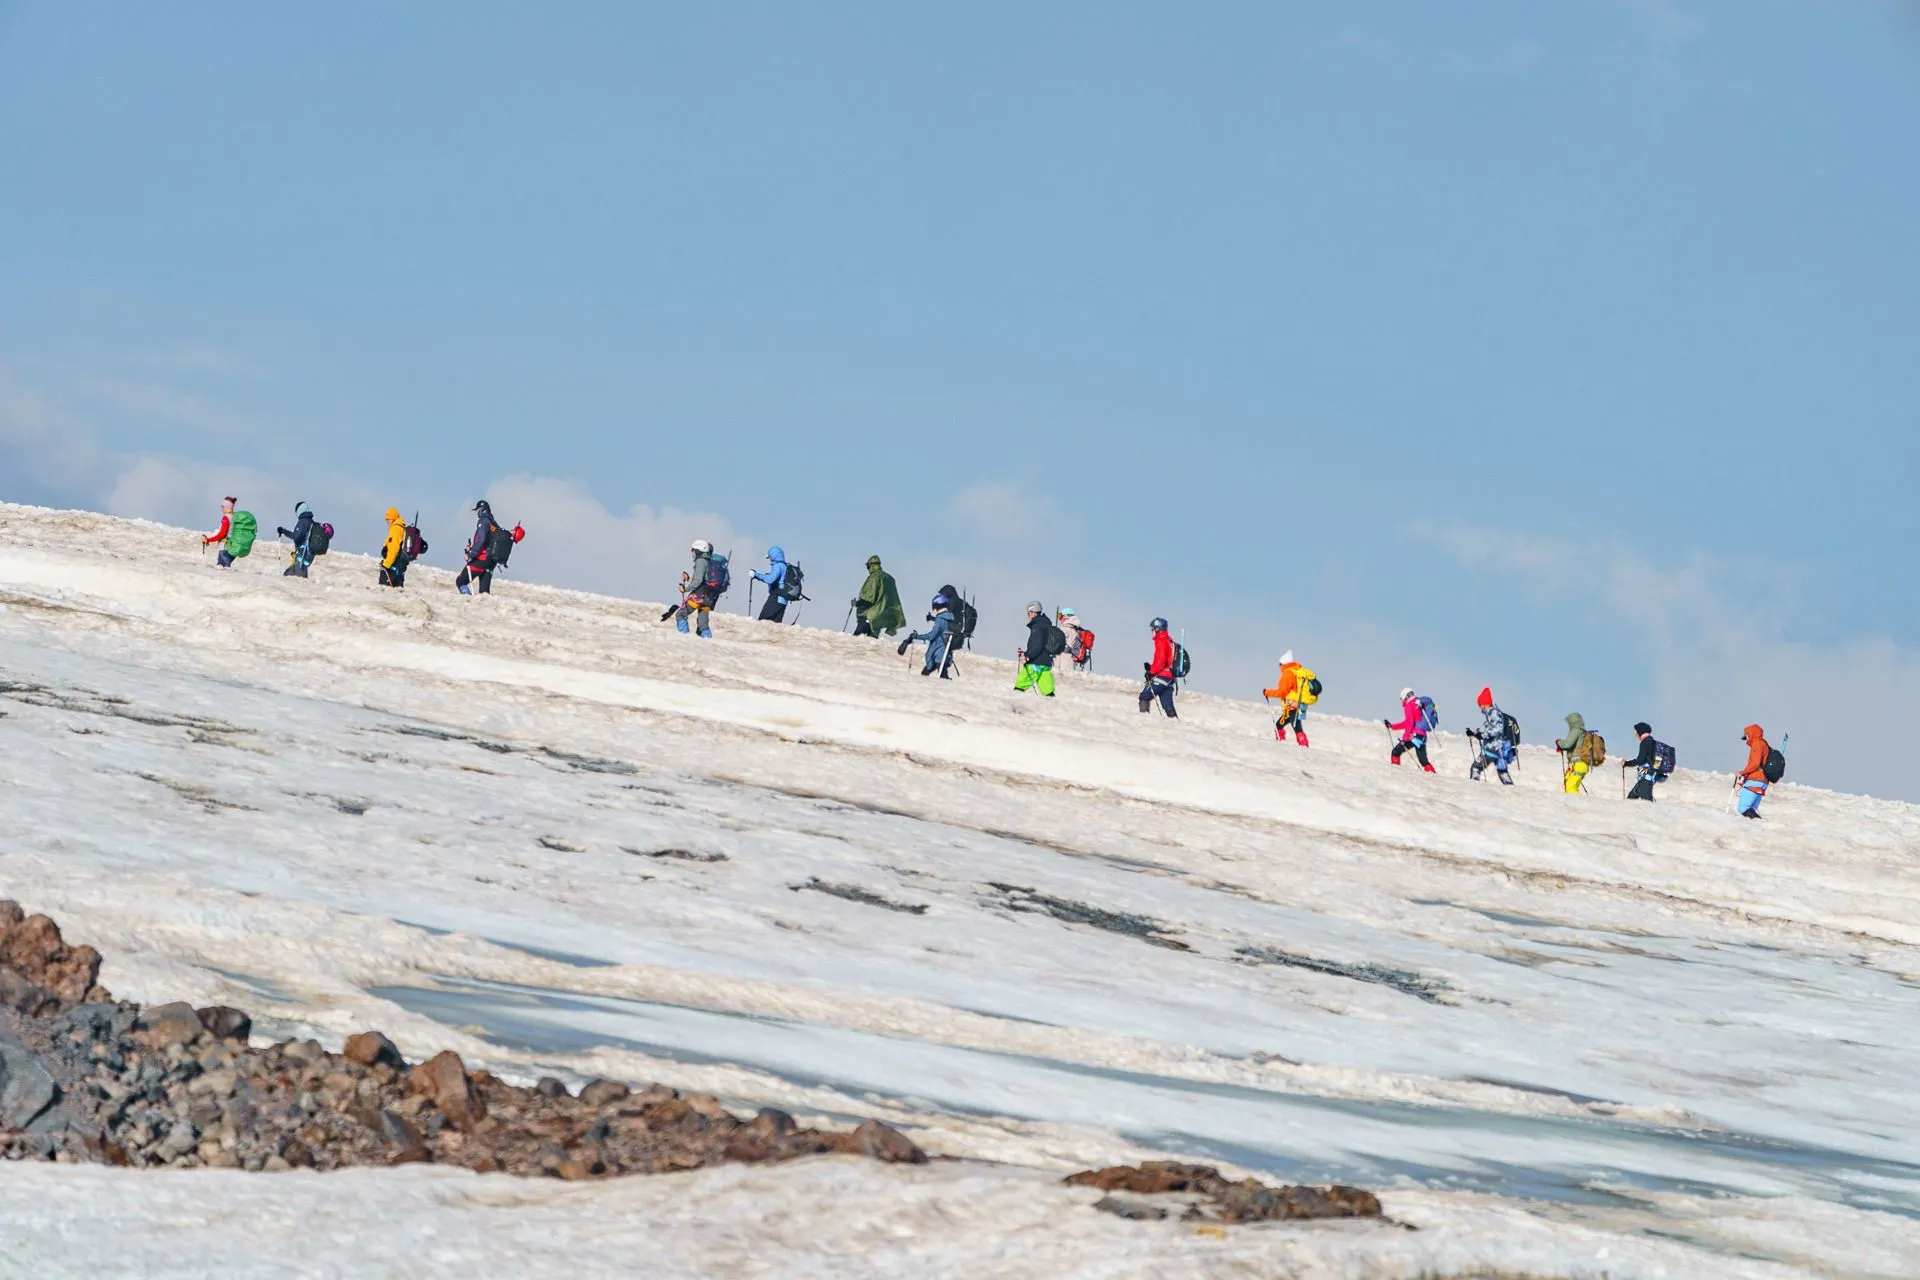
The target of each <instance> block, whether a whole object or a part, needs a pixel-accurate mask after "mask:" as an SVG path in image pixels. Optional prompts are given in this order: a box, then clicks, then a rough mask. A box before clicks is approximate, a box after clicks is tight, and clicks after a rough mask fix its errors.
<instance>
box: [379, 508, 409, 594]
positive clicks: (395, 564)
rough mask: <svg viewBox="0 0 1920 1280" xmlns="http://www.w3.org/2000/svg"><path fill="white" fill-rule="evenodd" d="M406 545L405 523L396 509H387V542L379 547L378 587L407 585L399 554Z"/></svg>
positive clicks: (403, 565)
mask: <svg viewBox="0 0 1920 1280" xmlns="http://www.w3.org/2000/svg"><path fill="white" fill-rule="evenodd" d="M406 545H407V522H406V520H405V519H403V518H402V517H401V515H400V509H399V508H398V507H388V508H387V540H386V542H385V543H383V544H382V545H381V547H380V585H381V586H383V587H404V586H406V585H407V566H406V563H405V561H403V560H401V558H400V553H401V551H402V550H403V549H404V548H405V547H406Z"/></svg>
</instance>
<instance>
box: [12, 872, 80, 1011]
mask: <svg viewBox="0 0 1920 1280" xmlns="http://www.w3.org/2000/svg"><path fill="white" fill-rule="evenodd" d="M0 969H12V970H13V971H14V972H15V973H17V974H19V975H20V976H21V977H23V978H25V979H26V980H27V981H28V982H31V983H33V984H34V985H35V986H40V987H45V988H46V989H47V990H48V991H50V992H52V993H53V994H54V995H55V996H56V997H58V998H59V1000H60V1004H61V1007H62V1008H66V1007H69V1006H72V1005H76V1004H82V1003H85V1001H86V1000H87V997H88V993H89V992H92V991H93V989H94V987H95V984H96V981H97V979H98V978H99V977H100V953H99V952H98V951H95V950H94V949H93V948H92V947H69V946H68V945H67V944H66V942H65V940H64V939H62V938H61V936H60V926H58V925H56V924H55V923H54V922H53V921H51V920H49V919H47V917H45V916H29V915H26V914H25V913H23V912H22V911H21V910H20V904H19V903H17V902H14V901H12V900H10V899H0ZM102 994H104V993H102Z"/></svg>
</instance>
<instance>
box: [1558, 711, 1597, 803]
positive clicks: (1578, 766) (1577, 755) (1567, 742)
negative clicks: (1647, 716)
mask: <svg viewBox="0 0 1920 1280" xmlns="http://www.w3.org/2000/svg"><path fill="white" fill-rule="evenodd" d="M1553 746H1554V749H1555V750H1556V751H1558V752H1559V753H1560V779H1561V785H1562V786H1563V787H1564V788H1565V790H1566V793H1567V794H1568V795H1574V794H1576V793H1577V792H1581V791H1585V790H1586V789H1587V775H1588V774H1590V773H1592V772H1593V771H1594V770H1595V769H1598V768H1599V767H1600V766H1601V765H1603V764H1605V763H1606V762H1607V740H1606V739H1605V738H1602V737H1601V736H1600V735H1599V734H1597V733H1595V732H1593V731H1592V730H1591V729H1589V728H1587V721H1586V717H1585V716H1582V715H1581V714H1580V713H1579V712H1578V711H1569V712H1568V713H1567V736H1566V737H1564V738H1555V739H1554V740H1553Z"/></svg>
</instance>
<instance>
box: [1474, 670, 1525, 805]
mask: <svg viewBox="0 0 1920 1280" xmlns="http://www.w3.org/2000/svg"><path fill="white" fill-rule="evenodd" d="M1475 703H1476V705H1477V706H1478V707H1479V708H1480V727H1479V728H1478V729H1469V730H1467V736H1468V737H1469V738H1472V739H1473V740H1474V742H1475V743H1477V744H1478V745H1479V748H1480V751H1479V753H1478V754H1477V755H1475V756H1474V758H1473V766H1472V767H1471V768H1470V769H1468V771H1467V773H1468V776H1470V777H1471V778H1472V779H1473V780H1474V781H1475V782H1478V781H1480V775H1481V774H1483V773H1485V772H1486V770H1487V766H1488V765H1492V766H1493V769H1494V772H1495V773H1497V774H1499V775H1500V781H1501V782H1502V783H1503V784H1505V785H1506V786H1509V787H1510V786H1512V785H1513V777H1512V775H1511V774H1509V773H1508V772H1507V770H1508V769H1510V768H1512V767H1513V752H1514V748H1515V747H1517V746H1519V745H1520V744H1519V743H1518V742H1516V741H1515V735H1514V725H1513V722H1512V721H1511V720H1510V719H1509V718H1508V716H1507V713H1506V712H1504V711H1502V710H1501V709H1500V708H1499V707H1498V706H1497V705H1495V703H1494V701H1493V690H1492V689H1482V690H1481V691H1480V696H1479V698H1478V699H1476V700H1475Z"/></svg>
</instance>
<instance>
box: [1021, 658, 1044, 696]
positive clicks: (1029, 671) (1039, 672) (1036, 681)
mask: <svg viewBox="0 0 1920 1280" xmlns="http://www.w3.org/2000/svg"><path fill="white" fill-rule="evenodd" d="M1035 687H1038V688H1039V690H1040V696H1041V697H1043V698H1051V697H1052V696H1053V668H1052V667H1036V666H1034V665H1033V664H1032V663H1031V662H1029V663H1027V664H1026V665H1025V666H1023V667H1021V668H1020V674H1019V676H1018V677H1016V678H1015V680H1014V682H1013V688H1014V691H1015V692H1016V693H1025V692H1026V691H1027V690H1028V689H1032V688H1035Z"/></svg>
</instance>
